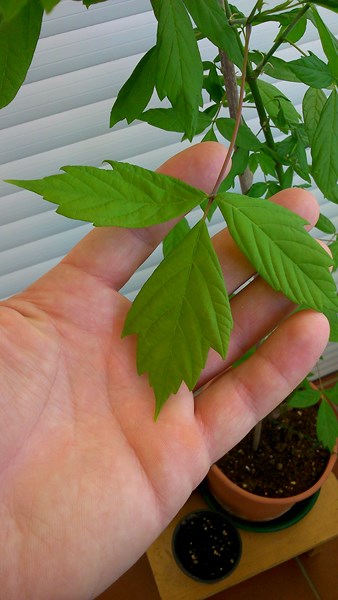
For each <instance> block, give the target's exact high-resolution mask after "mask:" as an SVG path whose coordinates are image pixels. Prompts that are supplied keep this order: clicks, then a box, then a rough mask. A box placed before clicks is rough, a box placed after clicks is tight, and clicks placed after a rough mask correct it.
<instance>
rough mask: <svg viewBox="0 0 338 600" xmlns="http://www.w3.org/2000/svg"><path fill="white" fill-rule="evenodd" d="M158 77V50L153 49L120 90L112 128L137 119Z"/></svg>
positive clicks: (142, 59)
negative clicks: (121, 122)
mask: <svg viewBox="0 0 338 600" xmlns="http://www.w3.org/2000/svg"><path fill="white" fill-rule="evenodd" d="M155 75H156V48H155V47H154V48H151V49H150V50H148V52H147V53H146V54H145V55H144V56H143V57H142V58H141V60H140V62H139V63H138V64H137V65H136V67H135V69H134V70H133V72H132V74H131V75H130V77H129V79H128V80H127V81H126V83H125V84H124V85H123V86H122V88H121V89H120V91H119V93H118V96H117V98H116V100H115V103H114V105H113V108H112V110H111V113H110V127H113V126H114V125H115V124H116V123H117V122H118V121H122V120H123V119H127V122H128V123H131V122H132V121H134V119H137V118H138V117H139V116H140V115H141V113H142V112H143V111H144V109H145V107H146V106H147V104H148V102H149V100H150V98H151V96H152V93H153V90H154V87H155Z"/></svg>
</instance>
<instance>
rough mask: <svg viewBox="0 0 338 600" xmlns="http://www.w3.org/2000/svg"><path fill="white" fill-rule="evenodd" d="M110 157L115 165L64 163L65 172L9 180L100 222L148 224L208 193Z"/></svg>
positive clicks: (67, 211)
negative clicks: (42, 176)
mask: <svg viewBox="0 0 338 600" xmlns="http://www.w3.org/2000/svg"><path fill="white" fill-rule="evenodd" d="M107 162H109V164H110V165H111V166H112V167H113V170H112V171H110V170H105V169H98V168H97V167H78V166H72V167H63V171H65V173H63V174H60V175H51V176H49V177H45V178H43V179H35V180H26V181H24V180H23V181H20V180H11V181H9V183H13V184H14V185H17V186H19V187H23V188H24V189H27V190H31V191H32V192H36V193H37V194H40V195H41V196H43V197H44V199H45V200H48V201H49V202H54V203H55V204H58V205H59V208H58V209H57V212H58V213H59V214H61V215H65V216H66V217H70V218H72V219H80V220H82V221H89V222H91V223H94V225H97V226H109V225H115V226H119V227H148V226H149V225H154V224H156V223H161V222H163V221H168V220H169V219H171V218H173V217H178V216H181V215H183V214H184V213H186V212H189V211H190V210H191V209H192V208H194V207H195V206H197V205H198V204H200V203H201V202H202V200H203V199H204V198H205V193H204V192H202V191H201V190H198V189H196V188H193V187H191V186H189V185H187V184H186V183H183V182H182V181H180V180H178V179H175V178H174V177H169V176H167V175H162V174H160V173H154V172H153V171H148V170H147V169H142V168H141V167H136V166H135V165H130V164H128V163H118V162H115V161H107Z"/></svg>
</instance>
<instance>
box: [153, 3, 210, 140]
mask: <svg viewBox="0 0 338 600" xmlns="http://www.w3.org/2000/svg"><path fill="white" fill-rule="evenodd" d="M158 5H159V8H158V29H157V76H156V89H157V93H158V95H159V97H160V99H161V100H162V99H163V98H164V97H165V96H167V97H168V99H169V100H170V102H171V104H172V106H173V108H174V109H175V111H176V112H177V114H178V116H179V118H180V120H181V122H182V124H183V126H184V129H185V133H186V135H187V137H188V138H189V139H190V140H191V139H192V138H193V136H194V134H195V130H196V124H197V117H198V107H199V105H201V104H202V94H201V90H202V85H203V66H202V61H201V57H200V53H199V50H198V46H197V42H196V38H195V33H194V30H193V28H192V24H191V21H190V19H189V16H188V13H187V11H186V9H185V7H184V5H183V4H182V2H181V0H171V2H167V1H166V0H159V2H158Z"/></svg>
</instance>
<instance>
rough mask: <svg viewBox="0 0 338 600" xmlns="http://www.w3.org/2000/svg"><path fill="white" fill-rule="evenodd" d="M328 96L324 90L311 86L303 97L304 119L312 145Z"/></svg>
mask: <svg viewBox="0 0 338 600" xmlns="http://www.w3.org/2000/svg"><path fill="white" fill-rule="evenodd" d="M325 102H326V96H325V94H324V92H323V91H322V90H317V89H314V88H311V87H309V89H308V90H306V92H305V94H304V98H303V119H304V124H305V129H306V132H307V134H308V138H309V142H310V145H311V143H312V140H313V137H314V134H315V131H316V129H317V126H318V123H319V119H320V115H321V112H322V110H323V106H324V104H325Z"/></svg>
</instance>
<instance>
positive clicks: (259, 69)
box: [253, 4, 310, 79]
mask: <svg viewBox="0 0 338 600" xmlns="http://www.w3.org/2000/svg"><path fill="white" fill-rule="evenodd" d="M309 8H310V4H305V6H303V8H302V9H301V10H300V11H299V13H298V14H297V15H296V16H295V18H294V20H293V21H292V22H291V23H290V25H288V27H287V28H286V29H285V30H284V31H281V32H280V33H279V35H277V37H276V41H275V43H274V44H273V46H272V47H271V48H270V50H269V52H267V54H266V55H265V57H264V58H263V60H262V62H261V63H259V65H258V66H257V67H256V69H255V71H254V73H253V76H254V78H255V79H257V77H259V75H260V74H261V73H262V71H263V69H264V67H265V65H266V63H267V62H269V59H270V58H271V56H272V55H273V54H274V53H275V52H276V50H278V48H279V46H280V45H281V44H282V43H283V42H284V41H285V39H286V38H287V36H288V34H289V33H290V31H292V29H293V28H294V26H295V25H296V24H297V23H298V21H299V20H300V19H301V18H302V17H303V15H305V13H306V12H307V11H308V10H309Z"/></svg>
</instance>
